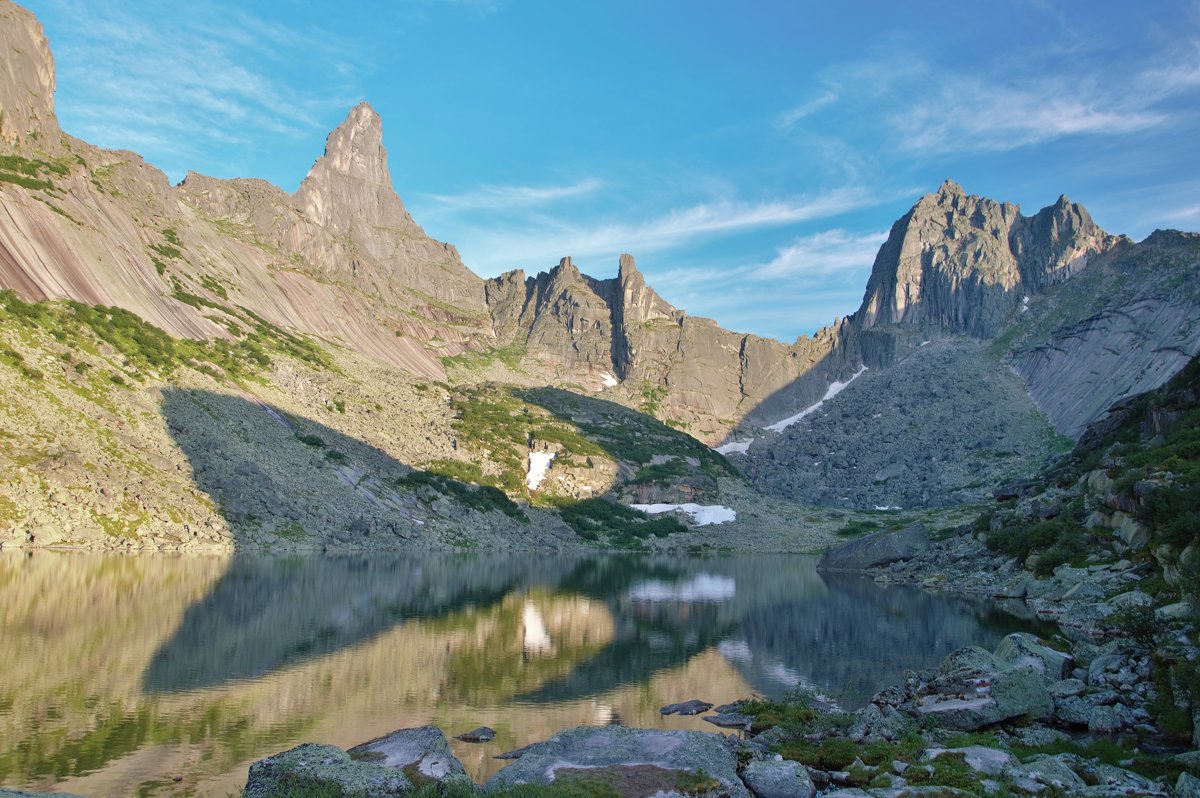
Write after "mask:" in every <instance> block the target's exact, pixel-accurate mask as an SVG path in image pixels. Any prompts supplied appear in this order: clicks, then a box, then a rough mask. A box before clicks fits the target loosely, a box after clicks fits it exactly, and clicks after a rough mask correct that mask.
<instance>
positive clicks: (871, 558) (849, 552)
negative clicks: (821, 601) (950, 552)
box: [817, 523, 929, 571]
mask: <svg viewBox="0 0 1200 798" xmlns="http://www.w3.org/2000/svg"><path fill="white" fill-rule="evenodd" d="M927 548H929V532H928V531H927V530H926V529H925V525H924V524H921V523H916V524H911V525H909V526H906V527H904V528H903V529H899V530H896V531H895V532H891V531H884V532H876V533H874V534H872V535H867V536H866V537H861V538H858V539H857V540H851V541H847V542H846V543H842V544H840V545H837V546H834V547H833V548H831V549H830V550H829V551H827V552H825V555H824V556H823V557H821V561H820V562H819V563H817V570H818V571H865V570H867V569H868V568H875V567H878V566H880V565H888V564H889V563H893V562H898V561H900V560H908V559H912V558H913V557H916V556H917V555H918V554H920V553H921V552H923V551H925V550H926V549H927Z"/></svg>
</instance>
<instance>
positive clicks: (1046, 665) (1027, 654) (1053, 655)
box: [996, 632, 1075, 684]
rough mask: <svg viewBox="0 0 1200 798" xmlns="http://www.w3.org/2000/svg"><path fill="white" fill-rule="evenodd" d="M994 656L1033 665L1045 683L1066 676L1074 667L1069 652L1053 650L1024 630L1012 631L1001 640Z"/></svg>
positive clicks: (1016, 662)
mask: <svg viewBox="0 0 1200 798" xmlns="http://www.w3.org/2000/svg"><path fill="white" fill-rule="evenodd" d="M996 656H997V657H998V658H1000V659H1002V660H1004V661H1005V662H1008V663H1012V664H1013V665H1029V666H1031V667H1033V669H1034V670H1036V671H1037V672H1038V673H1040V674H1041V675H1042V678H1044V679H1045V680H1046V683H1047V684H1053V683H1054V682H1058V681H1061V680H1062V679H1065V678H1067V677H1068V676H1070V675H1071V671H1072V670H1074V669H1075V659H1074V657H1072V656H1071V655H1070V654H1065V653H1063V652H1062V651H1055V650H1054V649H1052V648H1050V647H1049V646H1047V645H1046V644H1045V643H1043V642H1042V641H1041V640H1039V639H1038V638H1037V637H1035V636H1034V635H1031V634H1026V633H1025V632H1013V633H1012V634H1010V635H1008V636H1007V637H1005V638H1004V639H1003V640H1001V641H1000V645H998V646H996Z"/></svg>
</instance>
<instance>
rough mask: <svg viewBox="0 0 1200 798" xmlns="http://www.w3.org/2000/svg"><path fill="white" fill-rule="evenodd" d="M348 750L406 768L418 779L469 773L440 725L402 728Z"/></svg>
mask: <svg viewBox="0 0 1200 798" xmlns="http://www.w3.org/2000/svg"><path fill="white" fill-rule="evenodd" d="M348 753H349V755H350V757H351V758H353V759H355V760H358V761H360V762H371V763H374V764H377V765H383V766H384V767H389V768H395V769H397V770H402V771H404V773H405V774H407V775H408V776H409V777H410V778H412V779H413V780H415V781H420V780H421V779H439V780H440V779H444V778H447V777H450V776H465V775H467V772H466V771H465V770H464V769H463V766H462V763H461V762H459V761H458V759H457V758H456V757H455V756H454V752H453V751H451V750H450V741H449V740H447V739H446V735H445V734H443V733H442V730H441V729H439V728H438V727H437V726H421V727H418V728H415V729H400V730H398V731H394V732H392V733H391V734H389V735H387V736H386V737H380V738H378V739H376V740H371V741H370V742H367V743H363V744H362V745H356V746H354V747H353V748H351V749H350V750H349V751H348Z"/></svg>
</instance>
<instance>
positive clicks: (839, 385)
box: [767, 366, 867, 432]
mask: <svg viewBox="0 0 1200 798" xmlns="http://www.w3.org/2000/svg"><path fill="white" fill-rule="evenodd" d="M866 370H867V367H866V366H863V367H861V368H860V369H859V370H858V371H856V372H854V374H853V375H851V377H850V379H848V380H846V381H845V382H837V381H836V380H835V381H834V382H833V383H832V384H830V386H829V390H827V391H825V396H824V397H823V398H822V399H821V401H819V402H817V403H816V404H815V405H811V406H809V407H806V408H804V409H803V410H801V411H800V412H799V413H797V414H796V415H794V416H788V417H787V418H785V419H784V420H783V421H778V422H776V423H774V424H771V425H769V426H768V427H767V429H769V430H771V431H772V432H783V431H784V430H785V429H787V428H788V427H790V426H792V425H793V424H795V423H796V422H797V421H799V420H800V419H802V418H804V417H805V416H808V415H811V414H813V413H815V412H817V411H818V410H820V409H821V405H823V404H825V403H826V402H828V401H829V400H830V399H832V398H833V397H835V396H837V395H838V394H839V393H841V392H842V390H843V389H845V387H846V386H847V385H849V384H850V383H852V382H854V381H855V380H857V379H858V378H859V377H861V376H862V374H863V372H864V371H866Z"/></svg>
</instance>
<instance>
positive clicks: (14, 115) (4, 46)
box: [0, 0, 61, 149]
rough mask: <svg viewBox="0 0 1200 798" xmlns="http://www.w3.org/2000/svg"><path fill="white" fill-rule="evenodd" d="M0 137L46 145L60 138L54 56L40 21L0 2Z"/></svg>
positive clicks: (19, 143)
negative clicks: (1, 64)
mask: <svg viewBox="0 0 1200 798" xmlns="http://www.w3.org/2000/svg"><path fill="white" fill-rule="evenodd" d="M0 53H4V62H3V66H0V141H3V142H4V143H6V144H8V145H10V146H22V147H29V146H32V145H38V146H41V147H43V148H48V149H52V148H53V147H54V146H55V145H56V144H57V143H58V139H59V137H60V135H61V134H60V133H59V129H58V121H57V119H56V118H55V115H54V59H53V57H52V56H51V55H50V44H49V42H47V41H46V35H45V33H44V32H43V31H42V26H41V24H40V23H39V22H38V21H37V20H36V19H35V18H34V16H33V14H31V13H29V12H28V11H26V10H25V9H23V8H21V7H20V6H18V5H16V4H14V3H10V2H8V0H0Z"/></svg>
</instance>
